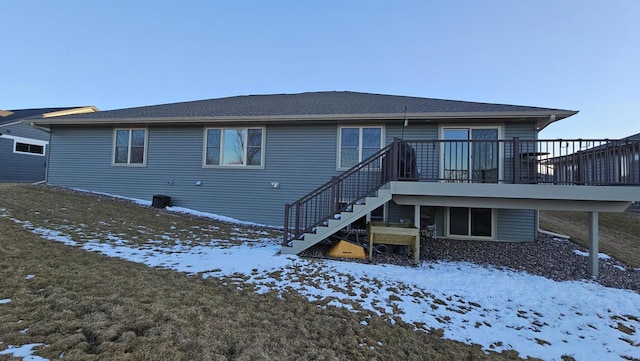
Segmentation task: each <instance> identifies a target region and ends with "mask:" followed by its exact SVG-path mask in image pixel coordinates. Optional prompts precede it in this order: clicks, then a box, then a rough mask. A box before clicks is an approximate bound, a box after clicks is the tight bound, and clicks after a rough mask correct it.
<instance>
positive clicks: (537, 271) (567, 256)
mask: <svg viewBox="0 0 640 361" xmlns="http://www.w3.org/2000/svg"><path fill="white" fill-rule="evenodd" d="M420 247H421V248H420V259H421V261H423V262H425V261H426V262H437V261H466V262H472V263H475V264H478V265H483V266H492V267H496V268H505V269H510V270H515V271H524V272H527V273H530V274H533V275H538V276H542V277H546V278H550V279H553V280H556V281H568V280H576V281H578V280H591V277H590V276H589V272H588V269H587V265H588V257H586V256H584V255H579V254H577V253H575V251H578V252H582V253H583V254H584V253H588V249H585V248H584V247H582V246H580V245H578V244H576V243H573V242H571V241H569V240H566V239H561V238H555V237H552V236H549V235H545V234H540V237H539V238H538V240H537V241H535V242H497V241H467V240H465V241H463V240H453V239H428V240H426V241H425V240H423V241H422V242H421V245H420ZM329 248H330V244H329V243H322V244H319V245H316V246H314V247H312V248H310V249H309V250H307V251H305V252H303V253H301V256H306V257H316V258H317V257H319V258H328V250H329ZM343 260H348V261H352V262H361V263H373V264H381V263H388V264H396V265H406V266H412V258H411V257H407V256H405V255H400V254H394V253H374V257H373V260H372V261H369V260H356V259H346V258H343ZM599 262H600V270H599V276H598V278H597V279H596V280H594V281H595V282H598V283H600V284H601V285H603V286H606V287H614V288H621V289H628V290H633V291H636V292H640V269H634V268H632V267H629V266H627V265H626V264H624V263H622V262H619V261H617V260H614V259H613V258H610V259H600V260H599Z"/></svg>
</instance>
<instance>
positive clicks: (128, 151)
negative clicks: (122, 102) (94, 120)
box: [111, 127, 149, 167]
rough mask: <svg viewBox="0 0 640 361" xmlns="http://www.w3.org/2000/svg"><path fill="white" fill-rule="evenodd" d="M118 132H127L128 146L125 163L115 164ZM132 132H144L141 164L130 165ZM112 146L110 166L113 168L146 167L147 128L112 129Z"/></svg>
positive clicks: (147, 148)
mask: <svg viewBox="0 0 640 361" xmlns="http://www.w3.org/2000/svg"><path fill="white" fill-rule="evenodd" d="M119 130H128V131H129V144H127V163H116V141H117V134H118V131H119ZM134 130H144V152H143V155H142V163H131V141H132V138H133V137H132V136H131V133H132V132H133V131H134ZM112 134H113V145H112V149H111V165H112V166H114V167H146V166H147V153H148V150H149V128H146V127H135V128H113V133H112Z"/></svg>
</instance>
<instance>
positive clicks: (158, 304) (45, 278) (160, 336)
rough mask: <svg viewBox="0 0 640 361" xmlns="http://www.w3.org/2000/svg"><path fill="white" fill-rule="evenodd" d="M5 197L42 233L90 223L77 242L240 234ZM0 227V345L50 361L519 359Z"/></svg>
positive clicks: (45, 196) (155, 215) (42, 197)
mask: <svg viewBox="0 0 640 361" xmlns="http://www.w3.org/2000/svg"><path fill="white" fill-rule="evenodd" d="M0 199H1V200H2V201H1V203H0V208H5V209H6V210H7V212H8V213H10V214H11V215H12V216H13V217H16V218H18V219H23V220H29V221H31V222H32V223H33V224H34V225H35V226H46V225H47V224H48V223H53V222H64V220H65V219H66V220H67V221H68V222H69V224H77V223H83V224H85V227H84V230H83V232H80V233H82V234H76V235H74V240H76V241H81V239H80V238H81V237H87V234H89V233H91V231H92V229H94V228H95V229H103V228H104V229H108V230H110V231H111V232H113V233H119V234H122V235H123V237H124V235H128V236H134V235H138V236H139V235H140V232H139V230H140V228H139V225H145V227H146V228H145V232H150V233H153V234H156V233H157V234H161V233H162V232H165V233H171V232H182V231H184V230H189V229H194V228H192V227H200V229H201V230H203V232H219V237H218V238H224V237H231V236H232V235H233V232H235V231H234V229H235V228H237V226H236V225H227V224H224V223H215V224H213V226H214V227H213V228H210V227H209V226H211V225H212V222H206V221H202V220H194V219H190V218H185V217H179V216H175V215H170V214H167V213H163V212H158V211H156V210H153V209H148V208H144V207H138V206H135V205H130V204H127V203H123V202H116V201H113V200H111V199H109V198H107V197H93V196H83V195H78V194H72V193H65V192H58V191H54V190H51V189H48V188H44V187H30V186H26V185H0ZM56 224H58V223H56ZM106 224H109V225H108V226H107V225H106ZM171 227H174V228H171ZM0 229H1V230H2V232H0V247H1V250H2V252H1V253H0V299H2V298H11V300H12V301H11V302H10V303H8V304H3V305H0V341H2V342H4V343H3V344H0V349H4V348H6V347H7V345H8V344H14V345H23V344H27V343H44V344H45V345H47V346H45V347H42V348H39V349H38V351H37V353H38V354H39V355H41V356H43V357H47V358H49V359H52V360H53V359H57V358H58V357H59V356H60V355H61V354H64V359H65V360H268V359H278V360H346V359H349V360H482V359H493V360H513V359H517V353H515V352H504V353H502V354H496V353H491V354H485V353H484V352H482V351H481V350H480V348H479V347H478V346H470V345H465V344H462V343H459V342H454V341H449V340H443V339H442V338H441V337H440V332H438V330H434V331H432V332H430V333H425V332H416V331H415V330H414V327H413V326H412V325H408V324H405V323H403V322H400V321H398V320H397V322H396V324H395V325H391V324H390V323H389V322H387V321H386V320H385V319H384V318H382V317H378V316H376V315H375V314H372V313H371V312H367V311H362V312H359V313H353V312H350V311H347V310H345V309H342V308H335V307H325V308H320V307H318V306H316V305H314V304H312V303H310V302H309V301H307V300H306V299H304V298H302V297H300V296H299V295H297V294H295V293H288V294H287V293H285V294H284V297H282V298H281V297H279V296H278V295H276V294H275V293H266V294H257V293H255V292H252V291H251V289H250V287H249V286H247V285H243V286H244V287H243V288H244V290H240V289H239V288H238V287H237V284H238V282H239V281H237V280H232V279H229V278H220V279H218V278H207V279H203V278H201V277H196V276H191V277H190V276H187V275H185V274H181V273H177V272H174V271H169V270H162V269H153V268H149V267H146V266H144V265H141V264H136V263H132V262H128V261H123V260H120V259H115V258H109V257H106V256H102V255H99V254H96V253H91V252H86V251H83V250H81V249H79V248H76V247H69V246H65V245H63V244H60V243H56V242H51V241H45V240H43V239H41V238H40V237H38V236H37V235H35V234H33V233H31V232H29V231H28V230H26V229H25V228H24V227H23V226H21V225H20V224H17V223H15V222H13V221H11V220H9V219H8V218H7V217H4V218H3V217H0ZM69 229H71V227H70V228H69ZM253 231H255V232H263V231H262V230H256V229H253ZM270 232H273V231H267V233H270ZM258 234H259V235H262V233H258ZM141 242H142V240H141ZM167 242H170V241H169V240H167ZM27 275H35V277H34V278H32V279H27V278H26V276H27ZM365 319H366V320H367V323H368V325H366V326H365V325H362V324H361V323H360V322H361V321H362V320H365ZM433 326H435V327H437V325H433ZM25 329H26V331H24V330H25ZM21 331H22V332H21ZM0 360H9V357H8V356H0Z"/></svg>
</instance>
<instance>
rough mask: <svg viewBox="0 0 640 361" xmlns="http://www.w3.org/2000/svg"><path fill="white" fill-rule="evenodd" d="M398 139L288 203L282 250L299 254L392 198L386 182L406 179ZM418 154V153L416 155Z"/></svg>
mask: <svg viewBox="0 0 640 361" xmlns="http://www.w3.org/2000/svg"><path fill="white" fill-rule="evenodd" d="M406 149H408V148H406V147H403V146H402V144H401V143H400V142H399V140H394V142H393V143H391V144H389V145H387V146H386V147H384V148H382V149H380V150H379V151H378V152H376V153H375V154H372V155H371V156H370V157H368V158H366V159H365V160H363V161H362V162H360V163H358V164H356V165H355V166H353V167H352V168H350V169H349V170H347V171H345V172H344V173H342V174H340V175H338V176H337V177H333V178H332V179H331V180H330V181H329V182H327V183H325V184H323V185H322V186H320V187H319V188H317V189H315V190H314V191H312V192H310V193H309V194H307V195H305V196H303V197H302V198H300V199H298V200H297V201H295V202H293V203H291V204H286V205H285V217H284V239H283V241H282V250H281V252H282V253H286V254H297V253H300V252H302V251H304V250H306V249H307V248H309V247H311V246H313V245H315V244H317V243H318V242H320V241H322V240H323V239H326V238H327V237H329V236H331V235H333V234H334V233H336V232H337V231H339V230H341V229H343V228H345V227H347V226H348V225H350V224H351V223H353V222H355V221H357V220H359V219H360V218H362V217H363V216H365V215H367V213H369V212H371V211H373V210H375V209H376V208H378V207H380V206H382V205H383V204H385V203H386V202H388V201H390V200H391V198H392V195H391V191H390V190H389V189H388V187H387V186H386V185H388V183H389V181H391V180H398V179H406V178H407V176H408V175H409V176H412V175H411V174H405V168H404V167H399V166H398V160H399V159H403V157H404V156H405V155H406V154H404V152H405V151H406ZM414 158H415V156H414Z"/></svg>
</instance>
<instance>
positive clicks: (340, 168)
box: [336, 125, 386, 171]
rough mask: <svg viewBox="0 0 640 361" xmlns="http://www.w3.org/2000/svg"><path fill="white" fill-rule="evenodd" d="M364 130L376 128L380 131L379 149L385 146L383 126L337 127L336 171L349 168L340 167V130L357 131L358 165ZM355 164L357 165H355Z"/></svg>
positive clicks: (360, 160) (360, 157) (360, 158)
mask: <svg viewBox="0 0 640 361" xmlns="http://www.w3.org/2000/svg"><path fill="white" fill-rule="evenodd" d="M365 128H378V129H380V149H382V148H384V146H385V145H386V144H385V141H384V140H385V127H384V125H343V126H339V127H338V136H337V138H338V141H337V142H336V143H337V146H338V147H337V150H336V169H337V170H341V171H342V170H347V169H349V168H351V167H341V166H340V165H341V164H342V129H358V163H360V162H362V160H363V158H362V129H365ZM356 164H357V163H356Z"/></svg>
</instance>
